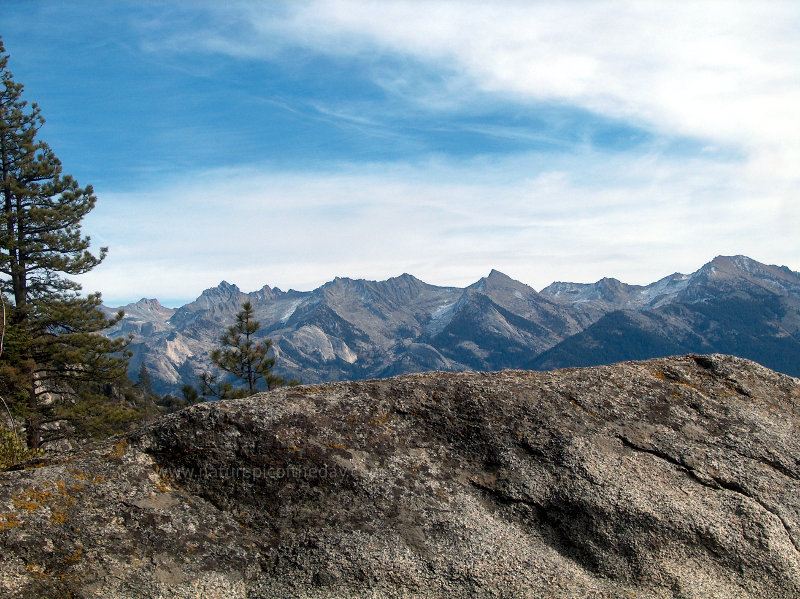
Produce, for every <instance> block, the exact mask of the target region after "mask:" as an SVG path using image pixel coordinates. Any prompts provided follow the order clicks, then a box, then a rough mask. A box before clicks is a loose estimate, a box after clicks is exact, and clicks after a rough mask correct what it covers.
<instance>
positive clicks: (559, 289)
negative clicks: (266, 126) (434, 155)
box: [107, 256, 800, 393]
mask: <svg viewBox="0 0 800 599" xmlns="http://www.w3.org/2000/svg"><path fill="white" fill-rule="evenodd" d="M245 301H250V302H251V303H252V305H253V308H254V310H255V315H256V318H257V320H258V321H259V322H260V323H261V330H260V331H259V333H258V334H259V335H261V336H263V337H266V338H269V339H271V340H272V342H273V344H274V348H275V358H276V368H275V372H276V373H277V374H280V375H282V376H288V377H293V378H298V379H300V380H301V381H302V382H303V383H316V382H322V381H337V380H356V379H364V378H373V377H385V376H391V375H395V374H402V373H409V372H420V371H428V370H451V371H463V370H501V369H505V368H526V369H537V370H546V369H553V368H562V367H569V366H590V365H598V364H606V363H611V362H616V361H620V360H629V359H646V358H651V357H658V356H665V355H672V354H681V353H689V352H697V353H712V352H717V353H726V354H734V355H738V356H741V357H744V358H749V359H752V360H754V361H757V362H759V363H761V364H763V365H765V366H767V367H769V368H772V369H775V370H778V371H781V372H784V373H787V374H790V375H792V376H800V273H797V272H794V271H792V270H791V269H789V268H787V267H785V266H781V267H778V266H768V265H765V264H761V263H759V262H757V261H755V260H752V259H750V258H747V257H745V256H733V257H728V256H719V257H717V258H715V259H714V260H712V261H711V262H709V263H708V264H706V265H704V266H703V267H702V268H700V269H699V270H697V271H696V272H694V273H692V274H689V275H684V274H678V273H676V274H674V275H670V276H668V277H665V278H663V279H661V280H659V281H656V282H654V283H651V284H650V285H646V286H640V285H628V284H625V283H622V282H620V281H618V280H616V279H609V278H604V279H601V280H600V281H598V282H596V283H591V284H584V283H563V282H557V283H553V284H552V285H550V286H548V287H546V288H545V289H543V290H542V291H541V292H536V291H535V290H534V289H532V288H531V287H529V286H527V285H525V284H523V283H520V282H519V281H515V280H513V279H511V278H510V277H508V276H506V275H504V274H503V273H500V272H498V271H495V270H493V271H492V272H491V273H489V275H488V276H486V277H484V278H482V279H480V280H479V281H477V282H476V283H474V284H472V285H470V286H468V287H466V288H457V287H439V286H435V285H429V284H427V283H424V282H423V281H420V280H419V279H417V278H415V277H413V276H412V275H409V274H403V275H401V276H399V277H394V278H391V279H388V280H386V281H365V280H353V279H348V278H338V277H337V278H336V279H334V280H333V281H330V282H329V283H326V284H325V285H323V286H321V287H319V288H317V289H315V290H313V291H308V292H300V291H294V290H290V291H281V290H280V289H277V288H270V287H269V286H264V287H263V288H262V289H260V290H258V291H255V292H252V293H243V292H242V291H241V290H239V288H238V287H236V285H231V284H229V283H227V282H225V281H223V282H222V283H220V284H219V285H218V286H217V287H214V288H211V289H207V290H205V291H204V292H203V293H202V294H201V295H200V297H198V298H197V299H196V300H195V301H193V302H191V303H189V304H186V305H185V306H182V307H180V308H177V309H173V308H165V307H164V306H161V305H160V304H159V302H158V300H154V299H142V300H140V301H138V302H136V303H134V304H129V305H127V306H123V309H124V310H125V313H126V315H125V318H124V319H123V320H122V321H121V322H120V323H119V324H117V325H116V326H114V327H113V328H111V329H109V330H108V331H107V332H108V334H109V335H110V336H112V337H115V336H120V335H133V341H132V343H131V345H130V349H131V350H132V352H133V358H132V360H131V370H130V372H131V376H132V377H133V378H134V379H135V377H136V374H137V372H138V371H139V369H140V366H141V364H142V363H144V364H145V365H146V366H147V369H148V370H149V372H150V375H151V378H152V382H153V387H154V389H155V390H156V391H158V392H160V393H167V392H171V393H177V392H178V391H179V389H180V387H181V385H183V384H184V383H191V384H194V383H196V381H197V376H198V374H199V373H200V372H202V371H203V370H209V369H210V368H211V364H210V360H209V357H208V356H209V353H210V351H211V349H212V348H213V347H215V346H216V345H217V344H218V340H219V337H220V336H221V335H222V333H223V332H224V330H225V328H226V327H227V326H229V325H230V324H232V323H233V320H234V317H235V314H236V313H237V312H238V310H239V309H240V306H241V305H242V303H244V302H245ZM108 310H109V311H112V309H111V308H109V309H108Z"/></svg>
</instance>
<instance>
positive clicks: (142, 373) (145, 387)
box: [136, 362, 153, 395]
mask: <svg viewBox="0 0 800 599" xmlns="http://www.w3.org/2000/svg"><path fill="white" fill-rule="evenodd" d="M136 387H138V388H139V389H141V390H142V391H143V392H144V393H145V394H146V395H151V394H152V393H153V379H151V378H150V371H148V370H147V366H145V363H144V362H142V365H141V366H140V367H139V376H138V377H137V380H136Z"/></svg>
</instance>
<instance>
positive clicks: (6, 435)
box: [0, 426, 41, 472]
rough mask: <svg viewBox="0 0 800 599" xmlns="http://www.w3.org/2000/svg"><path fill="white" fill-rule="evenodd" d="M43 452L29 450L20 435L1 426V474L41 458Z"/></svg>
mask: <svg viewBox="0 0 800 599" xmlns="http://www.w3.org/2000/svg"><path fill="white" fill-rule="evenodd" d="M40 454H41V450H36V449H28V448H27V447H25V444H24V443H23V442H22V439H20V437H19V435H18V434H17V433H16V432H14V431H12V430H9V429H7V428H6V427H4V426H0V472H3V471H4V470H8V469H9V468H11V467H12V466H15V465H16V464H19V463H20V462H26V461H28V460H32V459H33V458H35V457H37V456H39V455H40Z"/></svg>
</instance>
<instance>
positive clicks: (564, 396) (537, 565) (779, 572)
mask: <svg viewBox="0 0 800 599" xmlns="http://www.w3.org/2000/svg"><path fill="white" fill-rule="evenodd" d="M0 498H2V500H0V501H1V502H2V505H1V506H0V528H2V530H3V534H2V535H0V564H2V567H0V594H2V595H3V596H4V597H9V598H20V599H21V598H28V597H40V598H42V599H48V598H56V597H59V598H60V597H71V596H75V597H104V598H105V599H123V598H124V599H132V598H134V597H143V596H147V597H164V598H195V597H198V596H204V597H217V596H218V597H228V598H232V599H235V598H244V597H249V598H251V599H257V598H268V597H296V598H312V597H313V598H318V599H319V598H333V597H364V598H366V597H417V598H445V597H446V598H448V599H451V598H453V599H458V598H467V597H469V598H472V597H519V598H531V599H533V598H542V597H545V598H548V597H549V598H581V599H582V598H585V597H595V596H597V597H636V598H650V599H660V598H680V599H689V598H691V599H704V598H712V597H715V598H726V599H729V598H738V599H748V598H754V599H756V598H757V599H763V598H764V597H769V598H771V599H789V598H795V597H798V596H800V381H798V380H797V379H793V378H791V377H788V376H785V375H780V374H777V373H774V372H771V371H769V370H767V369H765V368H763V367H761V366H758V365H757V364H754V363H752V362H748V361H745V360H742V359H739V358H732V357H727V356H720V355H713V356H699V355H692V356H686V357H680V358H669V359H658V360H652V361H648V362H639V363H622V364H617V365H613V366H604V367H597V368H589V369H578V370H566V371H556V372H550V373H542V372H539V373H537V372H528V371H504V372H498V373H426V374H413V375H405V376H401V377H397V378H391V379H384V380H370V381H363V382H351V383H332V384H326V385H321V386H306V387H299V388H284V389H279V390H276V391H273V392H271V393H269V394H262V395H259V396H256V397H255V398H252V399H249V400H238V401H229V402H218V403H208V404H202V405H198V406H195V407H193V408H189V409H187V410H183V411H181V412H178V413H176V414H172V415H170V416H167V417H164V418H162V419H161V420H159V421H157V422H155V423H154V424H152V425H150V426H148V427H146V428H143V429H140V430H139V431H136V432H134V433H132V434H129V435H128V436H126V437H124V438H119V439H114V440H111V441H108V442H106V443H103V444H100V445H98V446H96V447H95V448H93V449H91V450H90V451H85V452H75V453H71V454H67V455H64V456H61V457H60V458H58V459H52V460H48V461H46V462H44V463H35V464H29V465H28V466H27V467H25V468H24V469H21V470H19V471H15V472H6V473H2V474H0Z"/></svg>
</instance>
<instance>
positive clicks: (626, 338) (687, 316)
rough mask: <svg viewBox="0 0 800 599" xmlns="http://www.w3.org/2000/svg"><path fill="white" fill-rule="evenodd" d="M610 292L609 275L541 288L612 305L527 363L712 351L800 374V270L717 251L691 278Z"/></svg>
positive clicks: (554, 364)
mask: <svg viewBox="0 0 800 599" xmlns="http://www.w3.org/2000/svg"><path fill="white" fill-rule="evenodd" d="M559 285H562V287H559ZM604 291H605V285H604V284H603V281H600V282H598V283H596V284H595V285H586V286H572V287H570V286H569V284H557V283H556V284H554V285H551V286H550V287H548V288H547V289H545V290H543V291H542V294H543V295H549V296H550V297H551V298H553V299H554V300H556V301H560V302H562V303H564V304H565V305H578V306H579V305H580V304H581V303H582V302H597V303H596V304H594V305H597V306H599V305H600V303H601V302H605V303H604V304H603V306H604V307H605V308H606V309H611V311H610V312H608V313H607V314H606V315H604V316H603V317H602V318H600V319H599V320H597V322H595V323H594V324H592V325H591V326H589V327H587V328H586V329H585V330H584V331H582V332H580V333H578V334H576V335H573V336H572V337H569V338H567V339H565V340H564V341H562V342H561V343H559V344H557V345H555V346H554V347H552V348H551V349H549V350H547V351H545V352H543V353H542V354H540V355H539V356H537V357H535V358H534V359H533V360H531V361H530V362H529V363H528V364H527V365H526V366H527V367H528V368H532V369H536V370H550V369H553V368H563V367H567V366H590V365H599V364H607V363H612V362H615V361H618V360H620V359H624V360H629V359H640V358H642V359H645V358H651V357H656V356H665V355H670V354H680V353H689V352H704V351H714V352H719V353H726V354H734V355H738V356H741V357H744V358H749V359H751V360H755V361H758V362H760V363H762V364H764V365H765V366H768V367H770V368H773V369H775V370H779V371H781V372H785V373H788V374H791V375H793V376H800V274H798V273H796V272H793V271H791V270H790V269H788V268H786V267H776V266H766V265H764V264H761V263H759V262H756V261H755V260H751V259H750V258H747V257H745V256H734V257H727V256H719V257H717V258H715V259H714V260H713V261H712V262H710V263H708V264H706V265H705V266H703V267H702V268H701V269H700V270H698V271H697V272H695V273H693V274H691V275H688V276H685V275H672V276H671V277H667V278H666V279H662V280H661V281H658V282H656V283H653V284H652V285H648V286H647V287H634V286H625V288H619V291H618V292H617V293H615V294H610V293H608V294H603V292H604ZM600 296H602V298H600ZM598 298H600V299H598Z"/></svg>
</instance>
